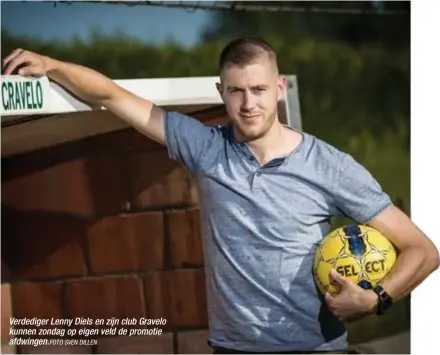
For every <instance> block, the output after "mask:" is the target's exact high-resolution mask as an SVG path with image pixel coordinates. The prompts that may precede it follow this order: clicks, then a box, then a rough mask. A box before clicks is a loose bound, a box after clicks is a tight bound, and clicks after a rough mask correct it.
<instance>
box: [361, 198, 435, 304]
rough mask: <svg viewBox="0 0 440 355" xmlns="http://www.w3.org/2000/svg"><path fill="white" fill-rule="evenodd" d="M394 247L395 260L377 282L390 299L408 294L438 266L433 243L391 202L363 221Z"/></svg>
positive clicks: (397, 298) (398, 298) (400, 297)
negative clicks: (367, 220)
mask: <svg viewBox="0 0 440 355" xmlns="http://www.w3.org/2000/svg"><path fill="white" fill-rule="evenodd" d="M367 224H368V225H370V226H371V227H372V228H374V229H376V230H378V231H379V232H381V233H382V234H383V235H384V236H385V237H386V238H388V240H390V242H391V243H392V244H393V245H394V246H395V247H396V249H397V251H398V257H397V259H396V263H395V264H394V266H393V267H392V269H391V270H390V272H389V273H388V274H387V275H386V277H385V278H384V279H383V280H382V282H381V283H380V284H381V286H382V287H383V288H384V290H385V291H386V292H387V293H388V294H389V295H390V296H391V298H392V299H393V300H394V301H398V300H400V299H402V298H404V297H405V296H407V295H408V294H410V293H411V292H412V291H413V290H414V289H415V288H416V287H417V286H418V285H419V284H420V283H422V282H423V281H424V280H425V279H426V278H427V277H428V276H429V275H430V274H431V273H432V272H433V271H435V270H436V269H437V268H438V267H439V252H438V250H437V248H436V246H435V245H434V243H433V242H432V241H431V240H430V239H429V238H428V237H427V236H426V235H425V234H424V233H423V232H422V231H421V230H420V229H419V228H418V227H417V226H416V225H415V224H414V223H413V222H412V221H411V219H410V218H409V217H408V216H407V215H406V214H405V213H403V212H402V211H401V210H400V209H399V208H398V207H396V206H394V205H392V206H390V207H388V208H386V209H385V210H384V211H382V212H381V213H380V214H379V215H377V216H376V217H375V218H373V219H372V220H371V221H369V222H368V223H367Z"/></svg>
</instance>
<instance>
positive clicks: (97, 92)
mask: <svg viewBox="0 0 440 355" xmlns="http://www.w3.org/2000/svg"><path fill="white" fill-rule="evenodd" d="M4 68H5V71H4V74H5V75H9V74H12V73H13V72H14V71H15V70H16V69H17V68H19V70H18V74H19V75H23V76H35V77H39V76H43V75H47V76H48V77H49V78H50V79H52V80H53V81H55V82H57V83H58V84H59V85H61V86H62V87H64V88H66V89H67V90H69V91H70V92H71V93H73V94H74V95H76V96H77V97H79V98H80V99H82V100H84V101H85V102H88V103H91V104H94V105H99V106H103V107H105V108H106V109H107V110H109V111H111V112H112V113H114V114H115V115H116V116H118V117H120V118H121V119H122V120H124V121H125V122H126V123H127V124H128V125H130V126H132V127H133V128H135V129H136V130H138V131H139V132H140V133H142V134H144V135H146V136H148V137H149V138H151V139H153V140H154V141H156V142H158V143H161V144H165V129H164V119H165V113H164V111H163V110H162V109H160V108H159V107H157V106H155V105H154V104H153V103H152V102H150V101H148V100H145V99H143V98H141V97H138V96H136V95H134V94H133V93H131V92H129V91H127V90H125V89H124V88H122V87H120V86H118V85H117V84H116V83H115V82H114V81H113V80H111V79H110V78H108V77H106V76H105V75H103V74H101V73H99V72H97V71H95V70H93V69H90V68H87V67H83V66H80V65H77V64H73V63H67V62H62V61H58V60H56V59H53V58H49V57H46V56H42V55H39V54H37V53H33V52H30V51H24V50H22V49H17V50H15V51H14V52H12V53H11V54H10V55H9V56H8V57H6V58H5V60H4Z"/></svg>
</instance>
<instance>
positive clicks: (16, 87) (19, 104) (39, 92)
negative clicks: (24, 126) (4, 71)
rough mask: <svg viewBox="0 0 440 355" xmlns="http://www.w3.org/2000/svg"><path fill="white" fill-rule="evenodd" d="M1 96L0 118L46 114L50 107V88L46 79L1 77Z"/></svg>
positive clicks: (17, 76) (14, 76)
mask: <svg viewBox="0 0 440 355" xmlns="http://www.w3.org/2000/svg"><path fill="white" fill-rule="evenodd" d="M1 95H2V105H1V115H2V116H9V115H23V114H36V113H46V112H48V111H49V109H50V107H51V106H50V104H51V102H50V101H51V88H50V83H49V79H48V78H47V77H41V78H31V77H23V76H20V75H2V80H1Z"/></svg>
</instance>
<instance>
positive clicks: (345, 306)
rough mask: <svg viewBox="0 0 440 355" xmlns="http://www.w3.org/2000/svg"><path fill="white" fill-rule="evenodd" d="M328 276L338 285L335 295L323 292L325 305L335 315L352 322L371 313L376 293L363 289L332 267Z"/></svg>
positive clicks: (375, 302)
mask: <svg viewBox="0 0 440 355" xmlns="http://www.w3.org/2000/svg"><path fill="white" fill-rule="evenodd" d="M330 278H331V279H332V280H333V282H334V283H335V284H337V285H338V286H339V287H340V291H339V293H338V294H337V295H333V296H332V295H331V294H330V293H328V292H327V293H326V294H325V300H326V301H327V305H328V307H329V309H330V311H331V312H332V313H333V314H334V315H335V316H336V317H338V318H339V319H340V320H342V321H344V322H353V321H356V320H359V319H361V318H363V317H364V316H366V315H368V314H371V313H373V310H374V308H375V306H376V304H377V295H376V294H375V293H374V292H373V291H371V290H364V289H363V288H361V287H359V286H358V285H356V284H355V283H353V282H352V281H350V280H347V279H345V278H343V277H342V276H341V275H340V274H339V273H338V272H337V271H336V270H334V269H332V270H331V271H330Z"/></svg>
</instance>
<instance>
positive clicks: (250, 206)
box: [4, 38, 439, 353]
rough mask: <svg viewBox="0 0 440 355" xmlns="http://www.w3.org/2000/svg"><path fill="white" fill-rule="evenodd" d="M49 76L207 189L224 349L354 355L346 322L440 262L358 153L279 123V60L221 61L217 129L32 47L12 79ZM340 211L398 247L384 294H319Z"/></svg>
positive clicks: (212, 306) (14, 59)
mask: <svg viewBox="0 0 440 355" xmlns="http://www.w3.org/2000/svg"><path fill="white" fill-rule="evenodd" d="M17 67H20V69H19V70H18V73H19V74H21V75H24V76H42V75H47V76H49V77H50V78H51V79H53V80H54V81H56V82H58V83H59V84H60V85H62V86H64V87H65V88H67V89H68V90H70V91H71V92H73V93H74V94H76V95H77V96H78V97H80V98H82V99H84V100H85V101H88V102H90V103H94V104H98V105H101V106H104V107H106V108H107V109H108V110H110V111H112V112H113V113H115V114H116V115H118V116H119V117H121V119H123V120H124V121H125V122H127V123H128V124H130V125H131V126H133V127H134V128H135V129H137V130H138V131H140V132H142V133H143V134H145V135H146V136H148V137H150V138H151V139H153V140H155V141H157V142H160V143H162V144H164V145H166V147H167V149H168V152H169V156H170V157H171V158H172V159H175V160H178V161H180V162H181V163H182V164H184V165H185V166H186V168H187V169H188V170H189V171H190V172H191V173H192V175H193V176H194V178H195V180H196V181H197V184H198V187H199V191H200V195H201V201H202V204H201V206H202V222H203V225H202V228H203V237H204V245H205V263H206V265H207V267H206V276H207V284H208V306H209V319H210V322H209V325H210V339H209V341H210V344H211V345H212V346H213V347H214V350H215V352H217V353H221V352H225V353H232V352H250V353H256V352H264V353H267V352H270V353H276V352H312V351H345V349H346V347H347V343H346V332H345V328H344V324H343V322H344V321H353V320H356V319H359V318H360V317H363V316H365V315H367V314H371V313H374V312H378V313H383V312H384V311H385V310H386V308H387V307H389V305H390V304H391V303H392V302H391V300H399V299H401V298H402V297H404V296H406V295H408V294H409V293H410V292H411V291H412V290H413V289H414V288H415V287H416V286H417V285H418V284H420V283H421V282H422V281H423V280H424V279H425V278H426V277H428V275H430V273H431V272H433V271H434V270H435V269H436V268H437V267H438V266H439V254H438V251H437V249H436V248H435V246H434V245H433V243H432V242H431V241H430V240H429V239H428V237H427V236H425V235H424V234H423V233H422V232H421V231H420V230H419V229H418V228H417V227H416V226H415V225H414V224H413V223H412V222H411V220H410V219H409V218H408V217H407V216H406V215H405V214H404V213H402V212H401V211H400V210H399V209H398V208H397V207H395V206H394V205H393V204H392V202H391V201H390V199H389V197H388V195H387V194H386V193H384V192H383V191H382V189H381V187H380V186H379V184H378V183H377V182H376V181H375V180H374V178H373V177H372V176H371V175H370V174H369V172H367V171H366V170H365V169H364V168H363V167H362V166H361V165H359V164H358V163H357V162H356V161H355V160H354V159H353V158H352V157H351V156H349V155H347V154H346V153H343V152H341V151H338V150H337V149H335V148H334V147H332V146H330V145H328V144H326V143H325V142H323V141H321V140H319V139H317V138H316V137H313V136H312V135H309V134H307V133H301V132H297V131H295V130H293V129H290V128H287V127H285V126H284V125H282V124H281V123H280V122H279V120H278V113H277V101H278V100H279V99H280V97H281V95H282V93H283V91H284V89H285V84H286V81H285V78H284V77H282V76H280V75H279V72H278V67H277V60H276V55H275V53H274V51H273V49H272V48H271V47H270V46H269V45H268V44H267V43H265V42H264V41H262V40H259V39H252V38H243V39H239V40H236V41H234V42H232V43H230V44H229V45H228V46H227V47H226V48H225V49H224V51H223V53H222V55H221V57H220V83H218V86H217V88H218V91H219V94H220V95H221V97H222V99H223V102H224V103H225V106H226V109H227V112H228V115H229V117H230V120H231V122H230V124H227V125H225V126H221V127H208V126H205V125H203V124H202V123H200V122H199V121H197V120H196V119H193V118H191V117H188V116H184V115H181V114H179V113H175V112H164V111H163V110H161V109H160V108H158V107H156V106H155V105H154V104H152V103H151V102H149V101H146V100H144V99H141V98H139V97H136V96H134V95H133V94H131V93H130V92H127V91H125V90H124V89H122V88H120V87H118V86H117V85H116V84H115V83H114V82H113V81H112V80H110V79H109V78H107V77H105V76H103V75H102V74H100V73H97V72H96V71H93V70H91V69H88V68H85V67H81V66H79V65H75V64H71V63H65V62H60V61H57V60H55V59H52V58H48V57H45V56H42V55H39V54H36V53H32V52H29V51H25V50H22V49H17V50H15V51H14V52H13V53H12V54H10V55H9V56H8V57H7V58H6V59H5V61H4V68H5V74H11V73H13V72H14V71H15V69H16V68H17ZM337 214H344V215H346V216H349V217H351V218H352V219H353V220H355V221H357V222H358V223H363V224H369V225H371V226H372V227H373V228H376V229H378V230H379V231H381V232H382V233H383V234H384V235H385V236H387V237H388V238H389V239H390V240H391V241H392V242H393V244H394V245H395V246H396V248H397V249H398V250H399V256H398V259H397V262H396V264H395V267H394V268H393V269H392V271H391V272H390V273H389V275H388V276H387V277H386V279H385V280H384V281H383V283H382V285H381V288H378V289H376V290H364V289H361V288H360V287H359V286H357V285H355V284H353V283H351V282H348V281H346V280H345V279H343V278H342V277H341V276H339V274H337V273H336V272H334V271H332V273H331V274H332V277H333V279H334V280H335V282H337V283H339V284H340V285H341V286H342V287H341V292H340V293H339V294H338V295H333V296H330V295H326V296H325V298H322V297H320V295H319V293H318V291H317V288H316V286H315V284H314V280H313V276H312V271H311V270H312V260H313V255H314V252H315V248H316V246H317V244H318V243H319V242H320V240H321V239H322V238H323V237H324V236H325V235H326V234H327V233H328V232H329V231H330V228H331V225H330V218H331V217H332V216H334V215H337Z"/></svg>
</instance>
